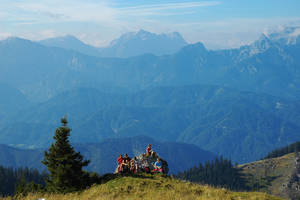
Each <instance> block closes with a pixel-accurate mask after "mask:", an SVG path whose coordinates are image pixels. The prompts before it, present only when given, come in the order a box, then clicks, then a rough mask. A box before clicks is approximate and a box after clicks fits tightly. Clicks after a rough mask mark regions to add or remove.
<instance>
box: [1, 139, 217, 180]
mask: <svg viewBox="0 0 300 200" xmlns="http://www.w3.org/2000/svg"><path fill="white" fill-rule="evenodd" d="M149 143H151V144H152V146H153V149H154V150H155V151H156V152H157V153H158V154H159V156H161V157H163V158H164V159H166V160H167V162H168V165H169V167H170V171H169V172H170V173H177V172H179V171H182V170H186V169H189V168H191V167H193V166H195V165H197V164H198V163H199V162H202V163H204V162H207V161H210V160H213V159H214V158H215V155H214V154H213V153H210V152H208V151H204V150H202V149H200V148H199V147H197V146H195V145H189V144H182V143H171V142H157V141H155V140H153V139H151V138H149V137H145V136H138V137H132V138H123V139H109V140H105V141H103V142H101V143H91V144H74V147H75V149H76V150H77V151H80V152H81V153H82V154H83V156H84V157H85V158H86V159H90V160H91V163H90V164H89V166H88V170H89V171H96V172H98V173H100V174H103V173H112V172H114V170H115V168H116V165H117V160H116V159H117V157H118V156H119V155H120V154H122V155H123V154H125V153H127V154H128V155H129V156H131V157H132V156H137V155H139V154H141V153H145V151H146V147H147V145H148V144H149ZM0 155H1V157H0V165H1V166H6V167H22V166H23V167H24V166H27V167H32V168H37V169H39V170H43V169H46V168H45V166H44V165H42V163H41V161H42V160H43V156H44V150H43V149H31V150H28V149H19V148H12V147H9V146H6V145H0ZM24 157H26V159H24Z"/></svg>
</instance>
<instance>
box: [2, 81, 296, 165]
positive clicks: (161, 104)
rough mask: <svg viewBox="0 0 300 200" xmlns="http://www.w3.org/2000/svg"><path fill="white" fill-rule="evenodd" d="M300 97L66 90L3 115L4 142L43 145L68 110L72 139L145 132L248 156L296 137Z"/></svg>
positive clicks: (218, 90) (207, 90) (212, 89)
mask: <svg viewBox="0 0 300 200" xmlns="http://www.w3.org/2000/svg"><path fill="white" fill-rule="evenodd" d="M299 108H300V104H299V102H298V101H289V100H285V99H282V98H278V97H274V96H270V95H265V94H257V93H251V92H240V91H237V90H232V89H229V88H226V87H220V86H205V85H194V86H178V87H158V88H153V89H149V90H145V91H141V92H138V93H133V94H109V93H104V92H100V91H98V90H96V89H88V88H82V89H76V90H70V91H68V92H64V93H62V94H60V95H58V96H56V97H54V98H52V99H50V100H49V101H46V102H44V103H40V104H37V105H34V106H29V107H28V108H23V109H22V110H21V111H20V112H18V113H17V114H16V115H14V116H12V117H11V118H6V120H3V121H2V123H1V124H2V126H1V127H0V133H1V134H0V140H1V141H2V143H6V144H11V145H14V146H23V147H31V148H32V147H39V148H41V147H46V146H49V144H50V141H51V138H52V137H53V133H54V131H55V128H56V126H57V124H59V119H60V118H61V116H64V115H65V114H66V113H67V114H68V116H69V121H70V126H71V128H72V130H73V131H72V135H71V141H73V142H75V143H91V142H102V141H103V140H106V139H109V138H125V137H133V136H138V135H147V136H149V137H152V138H156V139H159V140H160V141H173V142H184V143H191V144H195V145H197V146H199V147H201V148H203V149H206V150H209V151H212V152H214V153H216V154H220V155H224V156H226V157H230V158H232V159H233V160H234V161H238V162H247V161H249V160H256V159H259V158H261V157H263V156H264V155H265V154H266V152H269V151H271V150H273V149H274V148H277V147H280V146H284V145H287V144H289V143H291V142H293V141H295V140H299V138H300V136H299V134H298V131H299V129H300V127H299V125H298V124H300V123H299V122H300V115H299V113H300V112H299Z"/></svg>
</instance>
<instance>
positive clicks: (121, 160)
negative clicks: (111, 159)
mask: <svg viewBox="0 0 300 200" xmlns="http://www.w3.org/2000/svg"><path fill="white" fill-rule="evenodd" d="M122 162H123V158H122V156H119V157H118V164H122Z"/></svg>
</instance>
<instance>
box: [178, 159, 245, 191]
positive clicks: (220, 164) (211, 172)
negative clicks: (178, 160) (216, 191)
mask: <svg viewBox="0 0 300 200" xmlns="http://www.w3.org/2000/svg"><path fill="white" fill-rule="evenodd" d="M177 178H179V179H183V180H188V181H191V182H195V183H201V184H208V185H211V186H217V187H225V188H227V189H230V190H245V189H249V188H246V186H245V180H244V179H243V177H242V176H241V174H240V171H239V169H238V168H236V167H235V166H233V165H232V163H231V160H228V159H223V158H222V157H220V158H216V159H215V160H214V161H211V162H206V163H205V164H204V165H203V164H201V163H200V164H199V165H198V166H195V167H193V168H191V169H189V170H187V171H184V172H182V173H178V174H177Z"/></svg>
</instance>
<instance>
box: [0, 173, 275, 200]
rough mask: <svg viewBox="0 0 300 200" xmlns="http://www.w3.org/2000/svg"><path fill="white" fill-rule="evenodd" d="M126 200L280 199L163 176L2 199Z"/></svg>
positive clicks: (121, 179)
mask: <svg viewBox="0 0 300 200" xmlns="http://www.w3.org/2000/svg"><path fill="white" fill-rule="evenodd" d="M39 198H45V199H46V200H118V199H122V200H126V199H145V200H148V199H149V200H152V199H164V200H165V199H174V200H175V199H176V200H185V199H186V200H189V199H192V200H243V199H249V200H279V199H280V198H277V197H273V196H270V195H267V194H264V193H257V192H250V193H247V192H231V191H228V190H225V189H222V188H219V189H216V188H212V187H209V186H202V185H197V184H192V183H189V182H184V181H180V180H177V179H172V178H165V177H161V176H148V175H145V176H144V177H140V178H134V177H119V178H115V179H113V180H110V181H108V182H107V183H105V184H101V185H95V186H93V187H91V188H90V189H87V190H85V191H83V192H81V193H72V194H65V195H60V194H30V195H28V196H26V197H19V198H14V199H13V198H3V199H1V198H0V199H1V200H21V199H22V200H36V199H39Z"/></svg>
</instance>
